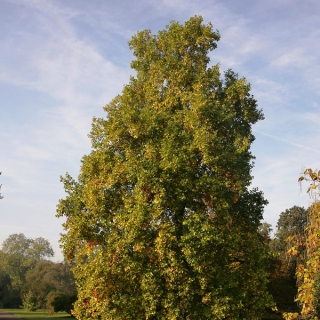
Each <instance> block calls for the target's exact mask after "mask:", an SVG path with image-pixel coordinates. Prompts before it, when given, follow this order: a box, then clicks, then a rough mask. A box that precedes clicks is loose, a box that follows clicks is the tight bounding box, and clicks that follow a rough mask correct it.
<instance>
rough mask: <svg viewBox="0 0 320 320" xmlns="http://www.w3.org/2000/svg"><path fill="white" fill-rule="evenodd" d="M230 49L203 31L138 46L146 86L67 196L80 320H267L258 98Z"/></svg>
mask: <svg viewBox="0 0 320 320" xmlns="http://www.w3.org/2000/svg"><path fill="white" fill-rule="evenodd" d="M219 38H220V36H219V34H218V33H217V32H214V31H213V30H212V26H211V24H208V25H204V24H202V18H201V17H193V18H191V19H190V20H188V21H187V22H186V23H185V24H184V25H181V24H179V23H177V22H174V21H173V22H171V23H170V25H169V26H167V28H166V29H165V30H162V31H159V33H158V34H157V35H152V34H151V32H150V31H148V30H145V31H141V32H138V33H137V35H136V36H134V37H133V38H132V40H131V41H130V42H129V45H130V48H131V49H132V50H133V52H134V55H135V56H136V60H134V61H133V62H132V64H131V66H132V68H134V69H135V70H136V72H137V75H136V77H131V79H130V82H129V84H128V85H126V86H125V87H124V89H123V92H122V94H121V95H119V96H117V97H116V98H114V100H113V101H111V103H110V104H109V105H107V106H106V107H105V111H106V112H107V118H106V119H94V120H93V126H92V131H91V134H90V137H91V140H92V152H91V154H90V155H88V156H85V157H84V158H83V160H82V166H81V173H80V175H79V178H78V181H75V180H73V179H72V178H71V177H70V176H69V175H68V174H67V175H66V177H65V178H64V179H63V182H64V187H65V190H66V192H67V193H68V196H67V198H66V199H63V200H60V203H59V206H58V216H65V217H66V222H65V224H64V228H65V230H66V234H65V235H63V236H62V239H61V241H62V243H63V248H64V253H65V256H66V258H67V260H68V261H69V262H73V263H74V264H75V267H74V269H73V271H74V274H75V277H76V282H77V286H78V301H77V302H76V304H75V310H74V314H75V316H76V317H77V318H79V319H99V318H101V319H115V320H116V319H234V320H236V319H258V318H259V315H260V313H261V312H262V311H263V310H264V309H265V307H266V306H270V305H271V299H270V296H269V295H268V293H267V291H266V283H267V273H266V270H265V269H266V267H265V259H266V257H267V248H266V246H265V244H264V243H263V242H262V241H261V236H260V235H259V232H258V228H259V225H260V220H261V219H262V212H263V206H264V205H265V204H266V201H265V200H264V198H263V195H262V193H261V192H259V191H257V190H256V189H254V190H251V191H250V190H248V187H249V185H250V183H251V179H252V176H251V174H250V171H251V169H252V166H253V164H252V159H253V156H252V155H251V153H250V150H249V149H250V145H251V143H252V142H253V140H254V136H253V135H252V132H251V126H252V124H254V123H256V122H257V121H258V120H260V119H262V118H263V115H262V112H261V111H260V110H258V109H257V104H256V101H255V99H254V98H253V97H252V96H251V95H250V85H249V84H248V83H247V82H246V80H245V79H244V78H240V79H239V78H238V76H237V74H235V73H234V72H232V71H231V70H228V71H227V72H226V73H225V75H224V78H223V79H221V77H220V71H219V66H218V65H214V66H212V67H208V63H209V57H208V52H209V51H210V50H213V49H215V48H216V41H218V40H219Z"/></svg>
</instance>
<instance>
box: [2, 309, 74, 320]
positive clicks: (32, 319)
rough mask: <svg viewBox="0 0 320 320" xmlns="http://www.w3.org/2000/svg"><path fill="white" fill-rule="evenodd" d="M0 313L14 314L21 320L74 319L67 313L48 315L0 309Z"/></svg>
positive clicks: (42, 312) (46, 313) (46, 312)
mask: <svg viewBox="0 0 320 320" xmlns="http://www.w3.org/2000/svg"><path fill="white" fill-rule="evenodd" d="M0 311H3V312H6V313H11V314H14V315H15V316H18V317H20V318H23V319H28V320H44V319H51V320H61V319H74V318H73V317H71V316H70V315H69V314H68V313H65V312H58V313H49V312H48V311H28V310H23V309H0Z"/></svg>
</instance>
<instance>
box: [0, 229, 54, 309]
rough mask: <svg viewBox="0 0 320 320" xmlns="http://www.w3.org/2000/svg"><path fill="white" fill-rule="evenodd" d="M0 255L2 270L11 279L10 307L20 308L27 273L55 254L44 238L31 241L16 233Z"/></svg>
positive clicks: (4, 243)
mask: <svg viewBox="0 0 320 320" xmlns="http://www.w3.org/2000/svg"><path fill="white" fill-rule="evenodd" d="M0 253H1V257H0V258H1V259H0V261H1V269H2V270H3V271H4V272H5V273H6V274H8V275H9V277H10V283H11V286H10V295H11V297H10V301H11V302H12V305H10V306H12V307H19V305H20V304H21V294H22V289H23V287H24V285H25V282H26V279H25V275H26V273H27V271H28V270H30V269H32V268H33V267H34V266H35V265H36V263H37V262H38V261H40V260H42V259H44V258H46V257H47V258H49V257H52V256H53V255H54V252H53V250H52V247H51V245H50V243H49V241H48V240H46V239H44V238H41V237H39V238H36V239H31V238H27V237H26V236H25V235H24V234H23V233H15V234H11V235H10V236H9V237H8V238H7V239H6V240H5V241H4V242H3V243H2V250H1V252H0Z"/></svg>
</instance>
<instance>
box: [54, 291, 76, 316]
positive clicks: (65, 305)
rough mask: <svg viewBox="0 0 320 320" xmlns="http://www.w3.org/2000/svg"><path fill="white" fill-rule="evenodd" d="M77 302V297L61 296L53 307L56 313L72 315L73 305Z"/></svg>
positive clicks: (56, 299) (58, 296)
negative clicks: (62, 312)
mask: <svg viewBox="0 0 320 320" xmlns="http://www.w3.org/2000/svg"><path fill="white" fill-rule="evenodd" d="M76 300H77V295H75V294H74V295H67V294H62V295H61V294H60V295H57V296H56V297H55V298H54V299H53V301H52V302H51V305H52V306H53V310H54V312H59V311H64V312H67V313H69V314H71V313H72V310H73V305H74V303H75V302H76Z"/></svg>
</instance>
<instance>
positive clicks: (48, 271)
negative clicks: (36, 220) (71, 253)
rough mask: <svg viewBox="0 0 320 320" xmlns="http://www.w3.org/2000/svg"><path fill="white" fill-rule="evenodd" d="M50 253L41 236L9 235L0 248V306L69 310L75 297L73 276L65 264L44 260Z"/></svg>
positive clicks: (49, 246) (49, 248)
mask: <svg viewBox="0 0 320 320" xmlns="http://www.w3.org/2000/svg"><path fill="white" fill-rule="evenodd" d="M53 255H54V252H53V250H52V247H51V245H50V243H49V242H48V240H46V239H44V238H42V237H39V238H36V239H31V238H27V237H26V236H25V235H24V234H22V233H18V234H12V235H10V236H9V237H8V238H7V239H6V240H5V241H4V242H3V243H2V249H1V250H0V307H3V308H17V307H21V306H22V307H24V308H25V309H28V310H33V311H35V310H37V309H48V310H50V311H63V310H64V311H67V312H69V313H70V311H71V308H72V303H73V302H74V301H75V300H76V287H75V282H74V278H73V275H72V272H71V270H70V266H69V265H68V264H66V263H64V262H59V263H54V262H52V261H50V260H47V259H48V258H50V257H53ZM61 298H62V299H61ZM66 302H68V303H66Z"/></svg>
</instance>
